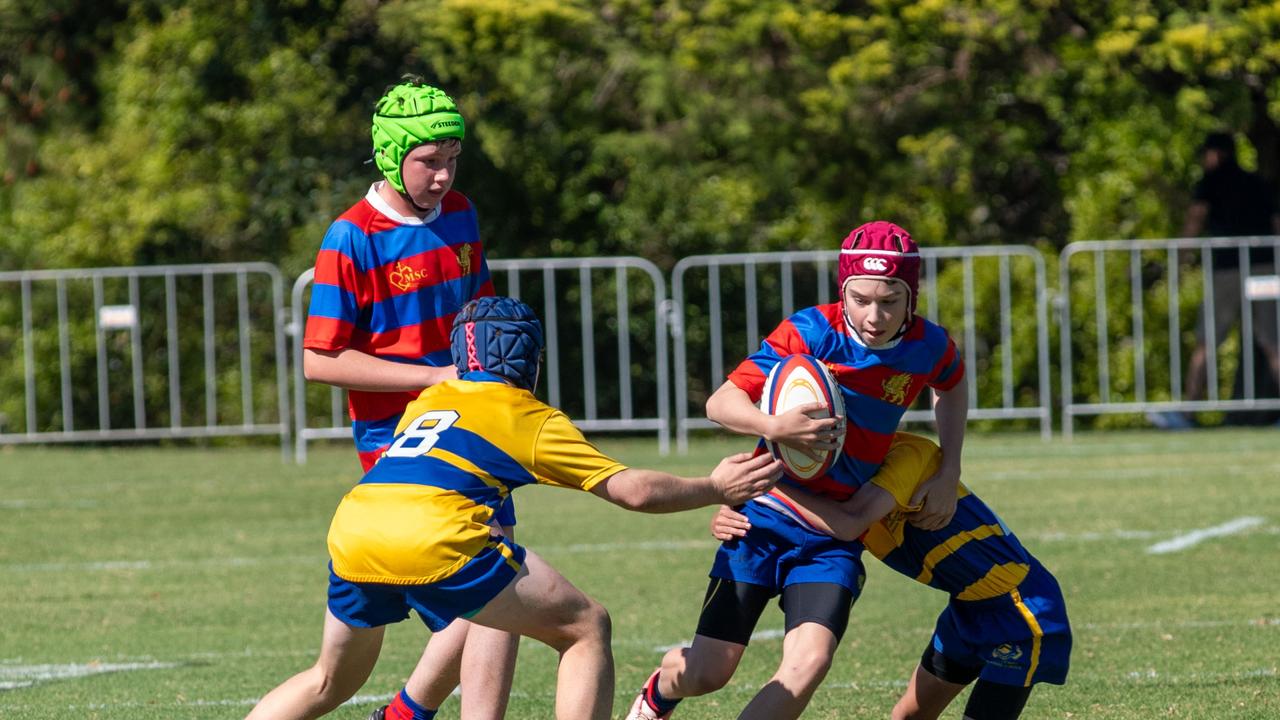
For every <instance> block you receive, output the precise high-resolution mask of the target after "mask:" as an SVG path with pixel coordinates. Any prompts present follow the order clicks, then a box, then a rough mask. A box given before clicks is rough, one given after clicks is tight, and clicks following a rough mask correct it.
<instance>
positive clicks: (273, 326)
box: [0, 237, 1280, 461]
mask: <svg viewBox="0 0 1280 720" xmlns="http://www.w3.org/2000/svg"><path fill="white" fill-rule="evenodd" d="M1222 253H1228V255H1227V256H1223V255H1222ZM1232 253H1234V255H1231V254H1232ZM1180 254H1182V255H1192V256H1194V259H1198V260H1199V264H1200V267H1199V268H1198V269H1188V268H1184V267H1183V264H1182V262H1181V260H1180V257H1179V255H1180ZM922 256H923V267H922V273H921V287H920V292H921V297H920V299H919V311H920V312H921V314H923V315H924V316H926V317H928V318H929V319H931V320H933V321H935V322H938V323H940V324H942V325H944V326H945V327H948V328H949V329H950V330H951V332H952V335H953V337H955V339H956V342H957V344H958V345H959V346H960V347H961V349H962V352H963V353H964V359H965V362H966V364H967V365H968V367H969V368H970V377H971V379H973V381H974V382H972V383H971V385H970V389H969V392H970V398H969V399H970V405H971V411H970V417H971V418H972V419H974V420H979V421H980V420H1018V419H1022V420H1028V421H1031V422H1036V421H1038V422H1039V425H1040V430H1041V434H1042V435H1044V436H1045V437H1048V436H1049V433H1050V427H1051V426H1050V420H1051V411H1050V397H1049V395H1050V392H1049V377H1050V365H1049V348H1048V314H1047V302H1048V297H1049V291H1048V288H1047V287H1046V282H1045V267H1044V259H1043V257H1042V256H1041V255H1040V253H1039V252H1037V251H1036V250H1034V249H1033V248H1030V247H1025V246H998V247H973V248H938V249H933V250H926V251H924V252H923V253H922ZM1223 257H1227V258H1228V259H1233V260H1235V261H1236V262H1237V263H1238V264H1239V265H1240V273H1239V274H1234V275H1233V274H1232V273H1227V274H1225V275H1224V274H1223V273H1219V272H1215V263H1217V264H1218V265H1221V261H1222V260H1221V259H1222V258H1223ZM837 258H838V255H837V254H836V253H835V252H834V251H805V252H783V253H746V254H735V255H703V256H694V257H689V258H685V259H683V260H681V261H680V262H679V263H677V264H676V266H675V268H674V270H673V272H672V297H671V299H670V300H668V299H667V288H666V282H665V279H664V276H663V275H662V273H661V272H660V271H659V270H658V268H657V267H656V266H654V265H653V264H652V263H650V262H648V261H646V260H643V259H640V258H633V257H622V258H566V259H528V260H494V261H491V263H490V270H491V272H492V275H493V279H494V284H495V287H496V289H497V291H498V292H500V293H503V294H507V295H513V296H516V297H523V298H524V299H525V300H526V301H528V302H530V304H531V305H533V306H534V307H535V308H538V309H539V313H540V314H541V315H542V318H543V322H544V323H545V326H546V330H547V337H548V345H547V355H546V361H545V366H544V373H543V378H544V381H543V384H542V387H543V388H544V391H543V396H544V397H545V399H546V400H548V401H549V402H550V403H551V404H553V405H556V406H558V407H562V408H564V409H565V410H566V411H567V412H568V413H569V414H570V415H571V416H573V417H574V418H575V421H577V422H578V424H579V425H581V426H582V427H583V428H584V429H586V430H588V431H637V430H639V431H653V432H656V434H657V436H658V443H659V450H660V451H661V452H662V453H664V454H665V453H666V452H668V450H669V443H670V433H671V432H672V430H673V429H674V431H675V432H676V434H677V438H678V443H679V448H680V449H681V451H683V450H685V449H686V448H687V444H688V433H689V431H690V430H691V429H694V428H701V427H711V424H710V423H709V422H708V421H706V420H704V419H701V415H702V412H701V405H702V403H703V402H704V401H705V399H706V397H707V396H708V395H709V394H710V393H711V392H712V391H714V390H715V388H716V387H717V386H718V385H719V384H720V382H722V381H723V379H724V377H725V375H726V370H728V369H731V368H732V367H733V364H736V363H737V362H739V361H740V360H741V359H742V358H743V357H745V356H746V355H747V354H749V353H751V352H753V351H754V350H755V349H756V348H757V347H758V346H759V343H760V340H761V338H762V337H763V335H764V334H765V333H767V332H768V331H769V330H770V329H771V328H772V327H774V326H775V324H776V323H778V322H780V321H781V320H782V319H783V318H785V317H787V316H789V315H790V314H792V313H793V312H794V311H795V310H796V309H798V308H801V307H804V306H807V305H812V304H819V303H824V302H831V301H833V300H834V299H835V293H836V288H835V278H834V273H835V267H836V261H837ZM1233 264H1234V263H1233ZM1277 267H1280V237H1262V238H1216V239H1175V240H1121V241H1099V242H1082V243H1073V244H1071V245H1069V246H1067V247H1066V248H1065V249H1063V251H1062V253H1061V254H1060V256H1059V275H1060V283H1061V286H1060V290H1059V295H1060V301H1059V315H1058V317H1059V319H1060V327H1059V332H1060V335H1059V346H1060V347H1059V352H1060V356H1059V357H1060V373H1061V376H1060V377H1061V383H1062V387H1061V402H1062V412H1063V430H1064V433H1065V434H1066V435H1067V436H1068V437H1069V436H1070V435H1071V432H1072V429H1073V422H1074V418H1075V417H1076V416H1078V415H1080V416H1084V415H1104V414H1112V413H1135V412H1147V411H1172V412H1195V411H1202V410H1214V411H1263V410H1280V397H1273V396H1271V395H1268V394H1265V393H1260V392H1259V388H1258V387H1257V386H1256V385H1255V382H1254V375H1255V370H1258V369H1260V368H1259V367H1258V365H1257V363H1258V362H1259V361H1258V360H1256V359H1255V356H1254V353H1253V352H1250V351H1248V349H1249V348H1250V347H1251V346H1252V345H1253V344H1254V341H1255V340H1257V339H1259V338H1260V337H1266V338H1271V342H1274V338H1275V337H1280V277H1277V276H1276V275H1275V270H1276V268H1277ZM1241 275H1243V277H1245V278H1246V281H1245V282H1241V283H1239V287H1238V288H1236V287H1235V286H1234V285H1233V286H1232V287H1231V288H1229V289H1223V290H1221V291H1220V292H1217V293H1215V292H1214V288H1215V283H1217V284H1221V283H1222V282H1224V280H1223V278H1230V277H1236V278H1238V277H1240V276H1241ZM311 278H312V274H311V272H310V271H308V272H307V273H305V274H304V275H303V276H302V277H300V278H299V279H298V281H297V282H296V283H295V284H294V286H293V293H292V308H293V314H292V317H293V321H292V322H291V323H290V324H289V329H288V331H289V332H290V333H292V334H293V335H294V336H295V343H294V348H293V353H292V354H293V357H294V360H295V362H294V372H293V378H294V388H293V392H294V398H293V406H294V407H293V410H294V417H293V422H292V423H290V422H289V396H288V381H289V372H288V354H287V353H286V349H285V340H284V336H285V333H286V329H285V326H284V324H283V319H284V317H285V312H284V306H283V282H282V279H281V276H280V273H279V271H278V270H277V269H276V268H275V267H274V266H272V265H269V264H265V263H245V264H223V265H204V266H160V267H140V268H99V269H82V270H42V271H20V272H5V273H0V368H4V369H6V370H7V371H0V445H3V444H15V443H44V442H84V441H117V440H141V439H159V438H199V437H218V436H230V435H264V434H270V435H278V436H279V437H280V439H281V443H282V445H283V446H284V448H285V450H284V451H285V452H286V453H287V446H288V445H289V444H290V443H289V441H290V439H291V436H292V434H291V430H292V429H295V428H296V431H297V432H296V437H295V438H294V439H295V447H294V453H295V457H296V458H297V459H298V460H299V461H302V460H304V459H305V457H306V446H307V443H308V442H309V441H311V440H314V439H318V438H345V437H348V436H349V433H350V426H349V420H348V419H347V413H346V407H345V399H344V397H343V392H342V391H341V390H339V389H336V388H329V387H325V386H322V385H319V384H311V385H310V386H308V384H307V383H306V382H305V380H304V379H303V377H302V371H301V367H302V363H301V353H302V349H301V344H300V340H301V337H300V336H301V323H302V322H303V320H304V318H305V317H306V306H305V304H304V303H305V299H306V292H307V289H308V288H309V286H310V283H311ZM1224 292H1225V293H1226V294H1225V295H1224V294H1223V293H1224ZM1236 293H1238V298H1237V297H1236ZM1073 296H1074V297H1075V298H1076V300H1077V301H1076V302H1074V303H1073V302H1072V297H1073ZM1080 298H1085V299H1084V300H1080ZM1226 301H1231V302H1233V303H1234V302H1237V301H1238V303H1239V305H1240V306H1241V307H1242V308H1243V312H1242V313H1241V314H1240V320H1239V322H1240V329H1239V331H1238V334H1237V333H1236V332H1235V331H1234V330H1233V331H1232V334H1230V335H1228V336H1227V337H1226V340H1227V347H1228V350H1227V351H1226V352H1222V351H1219V349H1218V347H1217V344H1216V343H1214V342H1209V343H1207V344H1206V347H1205V348H1204V365H1205V367H1206V368H1207V376H1208V378H1210V380H1211V381H1210V382H1208V383H1207V393H1206V396H1205V397H1204V398H1203V399H1200V398H1197V399H1194V400H1193V399H1190V398H1188V397H1185V396H1184V393H1183V383H1184V379H1185V377H1186V373H1184V367H1183V363H1182V358H1183V357H1184V356H1186V355H1187V354H1188V350H1189V349H1191V348H1192V347H1193V346H1194V345H1195V342H1194V338H1195V335H1196V333H1195V330H1196V322H1197V321H1196V317H1197V316H1198V315H1201V314H1203V315H1204V317H1205V323H1204V324H1205V327H1204V328H1203V333H1202V334H1203V335H1204V336H1207V337H1208V338H1215V337H1222V335H1223V334H1224V333H1223V328H1221V327H1216V325H1219V324H1221V323H1222V322H1227V321H1230V318H1229V317H1226V319H1225V320H1224V319H1223V318H1224V317H1225V316H1223V315H1221V313H1219V312H1217V311H1219V310H1221V309H1222V308H1221V307H1219V303H1221V302H1226ZM1260 323H1263V324H1265V326H1263V325H1262V324H1260ZM1272 324H1274V327H1272V326H1271V325H1272ZM668 327H669V328H670V332H671V337H672V338H674V341H675V344H674V356H675V357H674V366H673V365H671V364H670V363H669V362H668V355H667V353H668V345H667V343H668V335H667V333H668ZM1233 342H1234V343H1235V345H1236V346H1237V348H1238V349H1242V350H1243V351H1241V352H1231V350H1230V345H1231V343H1233ZM1237 356H1238V361H1235V362H1237V364H1238V366H1239V369H1240V370H1241V371H1242V372H1241V377H1242V378H1243V385H1242V388H1241V389H1240V391H1239V392H1238V393H1237V397H1236V398H1235V399H1224V398H1223V397H1222V393H1221V392H1220V390H1219V384H1220V382H1221V378H1220V375H1221V373H1220V370H1230V369H1232V367H1233V366H1232V365H1231V362H1232V358H1233V357H1237ZM690 358H696V360H694V361H692V362H691V360H690ZM1264 362H1265V361H1264ZM673 381H674V396H675V398H676V403H675V407H674V415H675V419H674V421H673V420H672V417H671V416H672V410H673V409H672V406H671V395H672V390H673V388H672V384H673ZM1278 394H1280V393H1278ZM691 408H696V411H695V412H692V413H691V412H690V410H691ZM930 418H931V413H930V411H929V410H928V408H927V406H926V405H924V404H922V405H921V406H919V407H916V408H914V409H912V410H911V411H909V412H908V413H907V415H906V419H907V420H908V421H921V420H927V419H930Z"/></svg>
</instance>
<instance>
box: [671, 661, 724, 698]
mask: <svg viewBox="0 0 1280 720" xmlns="http://www.w3.org/2000/svg"><path fill="white" fill-rule="evenodd" d="M733 671H734V668H733V667H732V666H729V665H726V664H724V663H717V662H706V663H689V664H686V665H685V667H684V668H682V669H681V670H680V672H678V673H677V674H676V677H675V683H674V684H675V686H676V687H677V688H679V690H680V694H681V696H682V697H692V696H694V695H706V694H707V693H713V692H715V691H717V690H719V689H720V688H722V687H724V686H725V685H728V684H729V679H730V678H732V677H733Z"/></svg>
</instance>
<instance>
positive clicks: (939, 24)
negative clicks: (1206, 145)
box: [0, 0, 1280, 292]
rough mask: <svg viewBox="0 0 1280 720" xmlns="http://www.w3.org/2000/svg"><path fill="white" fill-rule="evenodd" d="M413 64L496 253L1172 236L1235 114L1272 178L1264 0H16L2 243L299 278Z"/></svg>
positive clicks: (1279, 166)
mask: <svg viewBox="0 0 1280 720" xmlns="http://www.w3.org/2000/svg"><path fill="white" fill-rule="evenodd" d="M405 73H414V74H419V75H422V76H423V77H425V78H426V79H428V80H429V81H431V82H433V83H436V84H438V85H440V86H442V87H443V88H445V89H446V90H447V91H448V92H450V93H451V94H453V95H454V96H455V97H456V98H457V99H458V100H459V102H460V104H461V107H462V109H463V112H464V113H465V114H466V116H467V119H468V126H469V133H470V134H469V137H468V139H467V142H466V150H465V153H464V156H463V160H462V164H461V173H460V177H459V179H458V181H457V185H456V187H457V188H458V189H460V190H462V191H463V192H464V193H466V194H467V195H469V196H470V197H471V198H472V199H473V200H474V201H475V202H476V204H477V205H478V207H479V209H480V222H481V229H482V232H483V235H484V237H485V238H486V242H487V243H488V246H489V247H490V252H491V253H492V254H493V255H494V256H495V257H521V256H524V257H530V256H574V255H640V256H643V257H646V258H649V259H651V260H653V261H655V262H657V263H658V264H659V265H660V266H663V267H666V268H669V267H671V266H672V265H673V264H674V263H675V262H676V260H678V259H679V258H681V257H684V256H688V255H692V254H697V253H707V252H730V251H747V250H778V249H796V248H830V247H834V246H835V244H836V243H837V242H838V241H839V239H840V238H841V237H843V235H844V234H845V233H846V232H847V231H848V229H849V228H850V227H852V226H853V225H855V224H857V223H859V222H862V221H865V220H869V219H872V218H889V219H893V220H895V221H898V222H900V223H901V224H903V225H905V226H906V227H908V228H910V229H911V230H912V232H913V234H914V235H915V236H916V237H917V238H918V239H919V240H920V241H921V242H922V243H923V244H924V245H926V246H938V245H956V244H961V245H962V244H987V243H1025V244H1034V245H1037V246H1039V247H1041V248H1043V249H1044V250H1046V251H1047V252H1049V253H1052V252H1053V251H1054V250H1056V249H1057V248H1060V247H1062V246H1063V245H1064V244H1065V243H1067V242H1070V241H1072V240H1080V239H1106V238H1126V237H1161V236H1171V235H1174V234H1176V233H1177V231H1178V229H1179V223H1180V218H1181V215H1182V212H1183V209H1184V207H1185V205H1186V203H1187V201H1188V193H1189V188H1190V186H1191V184H1192V182H1193V181H1194V179H1195V177H1196V175H1197V173H1198V167H1197V165H1196V158H1195V149H1196V147H1197V145H1198V143H1199V142H1200V140H1201V138H1203V136H1204V134H1205V133H1206V132H1208V131H1210V130H1215V129H1227V130H1230V131H1233V132H1235V133H1236V134H1237V137H1238V138H1239V139H1240V140H1241V141H1242V156H1243V157H1244V160H1245V164H1246V165H1252V166H1254V167H1257V168H1258V169H1259V170H1260V171H1261V172H1262V173H1263V174H1264V175H1265V176H1267V177H1268V178H1271V179H1273V180H1274V179H1276V178H1277V176H1280V125H1278V123H1280V2H1274V1H1273V2H1246V1H1244V0H1214V1H1213V2H1207V1H1205V0H1192V1H1190V2H1172V1H1171V0H1123V1H1120V2H1101V1H1100V0H1073V1H1067V0H1032V1H1031V2H1018V1H1016V0H945V1H944V0H863V1H862V2H848V1H847V0H663V1H660V2H652V1H650V0H591V1H590V2H588V1H587V0H399V1H397V2H388V3H385V4H378V3H371V2H368V1H367V0H283V1H282V2H276V3H258V2H251V1H250V0H188V1H187V2H165V1H162V0H95V1H94V2H87V1H86V0H45V1H42V2H35V1H34V0H0V270H12V269H27V268H47V267H68V266H101V265H132V264H157V263H185V262H205V261H225V260H267V261H271V262H275V263H277V264H279V265H281V266H282V267H283V268H284V269H285V271H286V273H289V274H296V273H298V272H300V271H302V270H304V269H305V268H307V267H309V265H310V264H311V261H312V258H313V257H314V253H315V250H316V248H317V246H318V244H319V240H320V237H321V236H322V234H323V232H324V229H325V227H326V226H327V225H328V223H329V222H330V221H331V220H332V219H333V218H334V217H335V216H336V215H338V214H339V213H340V212H342V211H343V210H344V209H345V208H347V207H348V206H349V205H350V204H351V203H353V202H354V201H355V200H356V199H358V198H359V197H360V195H361V194H362V193H363V192H364V189H365V188H366V187H367V185H368V183H369V182H371V181H372V180H374V179H376V173H375V171H374V170H373V168H372V166H371V165H368V164H366V160H367V159H368V157H369V154H370V149H369V136H368V122H369V114H370V112H371V108H372V104H373V101H374V100H375V99H376V98H377V97H378V96H379V95H380V94H381V93H382V91H383V89H384V88H385V87H386V86H388V85H389V84H392V83H394V82H395V81H397V80H398V79H399V78H400V77H401V76H402V75H403V74H405ZM1053 272H1054V270H1053V269H1052V268H1051V269H1050V273H1051V276H1052V273H1053ZM1067 290H1068V291H1072V290H1071V289H1067ZM1120 291H1121V290H1117V292H1120ZM1072 292H1073V291H1072ZM1081 292H1084V290H1081Z"/></svg>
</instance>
